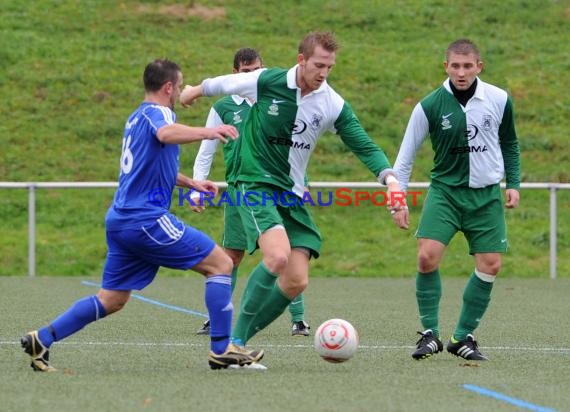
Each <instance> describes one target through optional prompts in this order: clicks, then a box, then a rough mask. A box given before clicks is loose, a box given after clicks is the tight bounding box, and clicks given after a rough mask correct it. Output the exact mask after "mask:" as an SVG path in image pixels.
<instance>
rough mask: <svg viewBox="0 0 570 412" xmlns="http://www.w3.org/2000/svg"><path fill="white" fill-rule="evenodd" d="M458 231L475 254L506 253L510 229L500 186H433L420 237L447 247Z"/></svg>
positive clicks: (423, 216)
mask: <svg viewBox="0 0 570 412" xmlns="http://www.w3.org/2000/svg"><path fill="white" fill-rule="evenodd" d="M458 231H461V232H463V234H464V235H465V238H466V239H467V242H468V244H469V253H470V254H471V255H473V254H475V253H504V252H506V250H507V247H508V243H507V229H506V223H505V212H504V209H503V199H502V195H501V188H500V186H499V185H498V184H496V185H493V186H487V187H484V188H481V189H473V188H467V187H455V188H454V187H451V186H447V185H444V184H441V183H439V182H438V183H437V184H433V183H432V184H431V186H430V188H429V191H428V194H427V197H426V199H425V203H424V206H423V210H422V215H421V217H420V223H419V226H418V230H417V232H416V237H417V238H427V239H433V240H437V241H439V242H441V243H443V244H444V245H446V246H447V245H448V244H449V242H450V241H451V239H452V238H453V236H455V234H456V233H457V232H458Z"/></svg>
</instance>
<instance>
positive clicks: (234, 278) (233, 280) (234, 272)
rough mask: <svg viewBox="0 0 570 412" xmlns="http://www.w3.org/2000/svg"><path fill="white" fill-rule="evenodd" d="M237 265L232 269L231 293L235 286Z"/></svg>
mask: <svg viewBox="0 0 570 412" xmlns="http://www.w3.org/2000/svg"><path fill="white" fill-rule="evenodd" d="M238 267H239V266H234V267H233V269H232V294H233V293H234V290H235V288H236V282H237V275H238Z"/></svg>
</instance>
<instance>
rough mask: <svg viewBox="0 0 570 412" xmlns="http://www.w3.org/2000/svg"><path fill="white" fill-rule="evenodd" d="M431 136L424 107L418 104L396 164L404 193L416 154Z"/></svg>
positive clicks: (413, 112)
mask: <svg viewBox="0 0 570 412" xmlns="http://www.w3.org/2000/svg"><path fill="white" fill-rule="evenodd" d="M428 135H429V121H428V118H427V116H426V115H425V113H424V110H423V108H422V105H421V104H420V103H418V104H417V105H416V107H414V110H413V111H412V114H411V116H410V120H409V121H408V126H407V127H406V133H405V134H404V138H403V140H402V144H401V146H400V151H399V152H398V157H397V158H396V163H395V164H394V170H395V171H396V174H397V176H398V180H399V181H400V188H401V189H402V191H403V192H406V191H407V190H408V184H409V182H410V176H411V175H412V166H413V164H414V160H415V159H416V154H417V152H418V150H419V148H420V146H421V145H422V143H423V141H424V140H425V139H426V137H427V136H428Z"/></svg>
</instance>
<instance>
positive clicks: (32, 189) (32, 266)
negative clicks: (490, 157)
mask: <svg viewBox="0 0 570 412" xmlns="http://www.w3.org/2000/svg"><path fill="white" fill-rule="evenodd" d="M216 184H217V185H218V186H219V187H220V188H225V187H226V183H225V182H216ZM502 186H503V187H504V184H503V185H502ZM115 187H117V182H0V189H27V190H28V275H29V276H35V275H36V189H90V188H115ZM383 187H384V186H382V185H380V184H379V183H375V182H368V183H367V182H311V188H314V189H324V188H349V189H375V188H383ZM427 187H429V183H426V182H419V183H410V184H409V188H410V189H416V188H418V189H422V188H424V189H425V188H427ZM521 189H547V190H548V191H549V192H550V208H549V209H550V278H551V279H556V259H557V254H556V249H557V233H556V228H557V223H558V222H557V215H558V213H557V202H556V200H557V197H556V192H557V191H558V190H561V189H563V190H568V189H570V183H521Z"/></svg>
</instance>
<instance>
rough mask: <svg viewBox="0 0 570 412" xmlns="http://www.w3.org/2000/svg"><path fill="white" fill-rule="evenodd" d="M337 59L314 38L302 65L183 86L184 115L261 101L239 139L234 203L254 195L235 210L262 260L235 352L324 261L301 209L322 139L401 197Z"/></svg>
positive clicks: (328, 39)
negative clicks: (203, 102)
mask: <svg viewBox="0 0 570 412" xmlns="http://www.w3.org/2000/svg"><path fill="white" fill-rule="evenodd" d="M337 49H338V44H337V42H336V39H335V37H334V35H333V34H332V33H329V32H313V33H309V34H308V35H307V36H306V37H305V38H304V39H303V40H302V41H301V43H300V45H299V53H298V55H297V65H295V66H294V67H292V68H290V69H279V68H273V69H262V70H257V71H255V72H252V73H237V74H230V75H225V76H219V77H215V78H211V79H206V80H204V81H203V82H202V84H201V85H200V86H196V87H191V86H186V88H185V89H184V90H183V92H182V94H181V96H180V101H181V103H182V105H184V106H187V105H189V104H191V103H192V102H193V101H194V100H196V99H197V98H199V97H200V96H214V95H220V94H239V95H241V96H247V97H248V98H250V99H252V100H254V101H255V104H254V105H253V107H252V108H251V111H250V114H249V117H248V118H247V120H246V122H245V124H244V125H243V127H242V128H241V135H240V138H239V139H238V142H239V144H238V149H239V165H238V167H239V168H238V172H237V177H236V181H237V184H236V193H238V194H241V195H244V194H248V195H249V202H248V204H243V202H242V205H241V206H240V207H238V209H239V211H240V215H241V218H242V222H243V224H244V227H245V229H246V234H247V240H248V250H249V251H250V252H253V251H254V250H255V249H256V248H257V247H259V248H260V249H261V252H262V254H263V260H262V262H260V264H259V265H258V266H257V267H256V268H255V269H254V270H253V272H252V273H251V275H250V277H249V279H248V283H247V286H246V289H245V291H244V294H243V297H242V301H241V308H240V309H241V310H240V315H239V318H238V320H237V324H236V326H235V328H234V331H233V332H232V342H234V343H235V344H238V345H243V344H245V343H246V342H247V341H248V340H249V339H250V338H251V337H252V336H254V335H255V334H256V333H257V332H259V331H260V330H262V329H264V328H265V327H266V326H267V325H269V324H270V323H271V322H272V321H273V320H275V319H276V318H277V317H279V315H280V314H281V313H282V312H283V311H284V309H285V308H286V307H287V305H289V303H290V302H291V300H292V299H293V298H295V296H297V295H298V294H299V293H301V292H302V291H303V290H304V289H305V288H306V287H307V284H308V275H309V260H310V259H311V257H315V258H317V257H318V256H319V253H320V247H321V235H320V233H319V230H318V229H317V227H316V225H315V223H314V221H313V218H312V216H311V214H310V212H309V208H308V207H306V206H305V205H304V203H303V202H301V201H300V200H301V199H302V197H303V193H304V176H305V173H306V169H307V164H308V162H309V158H310V155H311V153H312V152H313V150H314V148H315V145H316V143H317V141H318V139H319V138H320V137H321V136H323V134H325V132H327V131H330V132H333V133H335V134H337V135H338V136H339V137H340V138H341V139H342V141H343V142H344V143H345V144H346V145H347V146H348V148H349V149H350V150H351V151H352V152H353V153H354V154H355V155H356V156H357V157H358V158H359V159H360V160H361V161H362V162H363V163H364V164H365V165H366V166H367V167H368V169H369V170H370V171H371V172H372V173H373V174H374V176H375V177H376V178H377V179H378V181H379V182H381V183H383V184H387V185H388V189H389V190H390V191H391V192H399V191H400V185H399V183H398V181H397V179H396V177H395V172H394V171H393V170H392V168H391V165H390V162H389V161H388V159H387V157H386V155H385V154H384V152H383V151H382V149H380V148H379V147H378V145H377V144H376V143H374V142H373V141H372V139H371V138H370V137H369V136H368V134H367V133H366V132H365V131H364V129H363V128H362V126H361V125H360V122H359V121H358V118H357V117H356V115H355V114H354V113H353V111H352V108H351V107H350V105H349V104H348V103H347V102H346V101H345V100H344V99H343V98H342V97H341V96H340V95H339V94H338V93H336V92H335V91H334V89H333V88H332V87H331V86H330V85H329V84H328V83H327V77H328V76H329V74H330V71H331V70H332V68H333V66H334V65H335V61H336V52H337ZM330 138H331V139H333V138H335V137H332V136H331V137H330ZM291 192H292V193H294V194H295V196H297V199H298V200H299V201H298V202H296V203H294V204H291V203H288V204H284V202H282V201H281V200H279V202H278V204H274V203H272V201H271V199H281V198H280V196H281V195H282V194H284V193H291ZM268 199H269V200H268ZM403 210H404V205H401V204H397V205H394V207H392V210H391V211H392V212H394V213H393V214H392V217H393V218H394V220H395V222H396V223H397V224H399V222H400V221H401V217H402V216H403V213H402V211H403Z"/></svg>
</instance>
